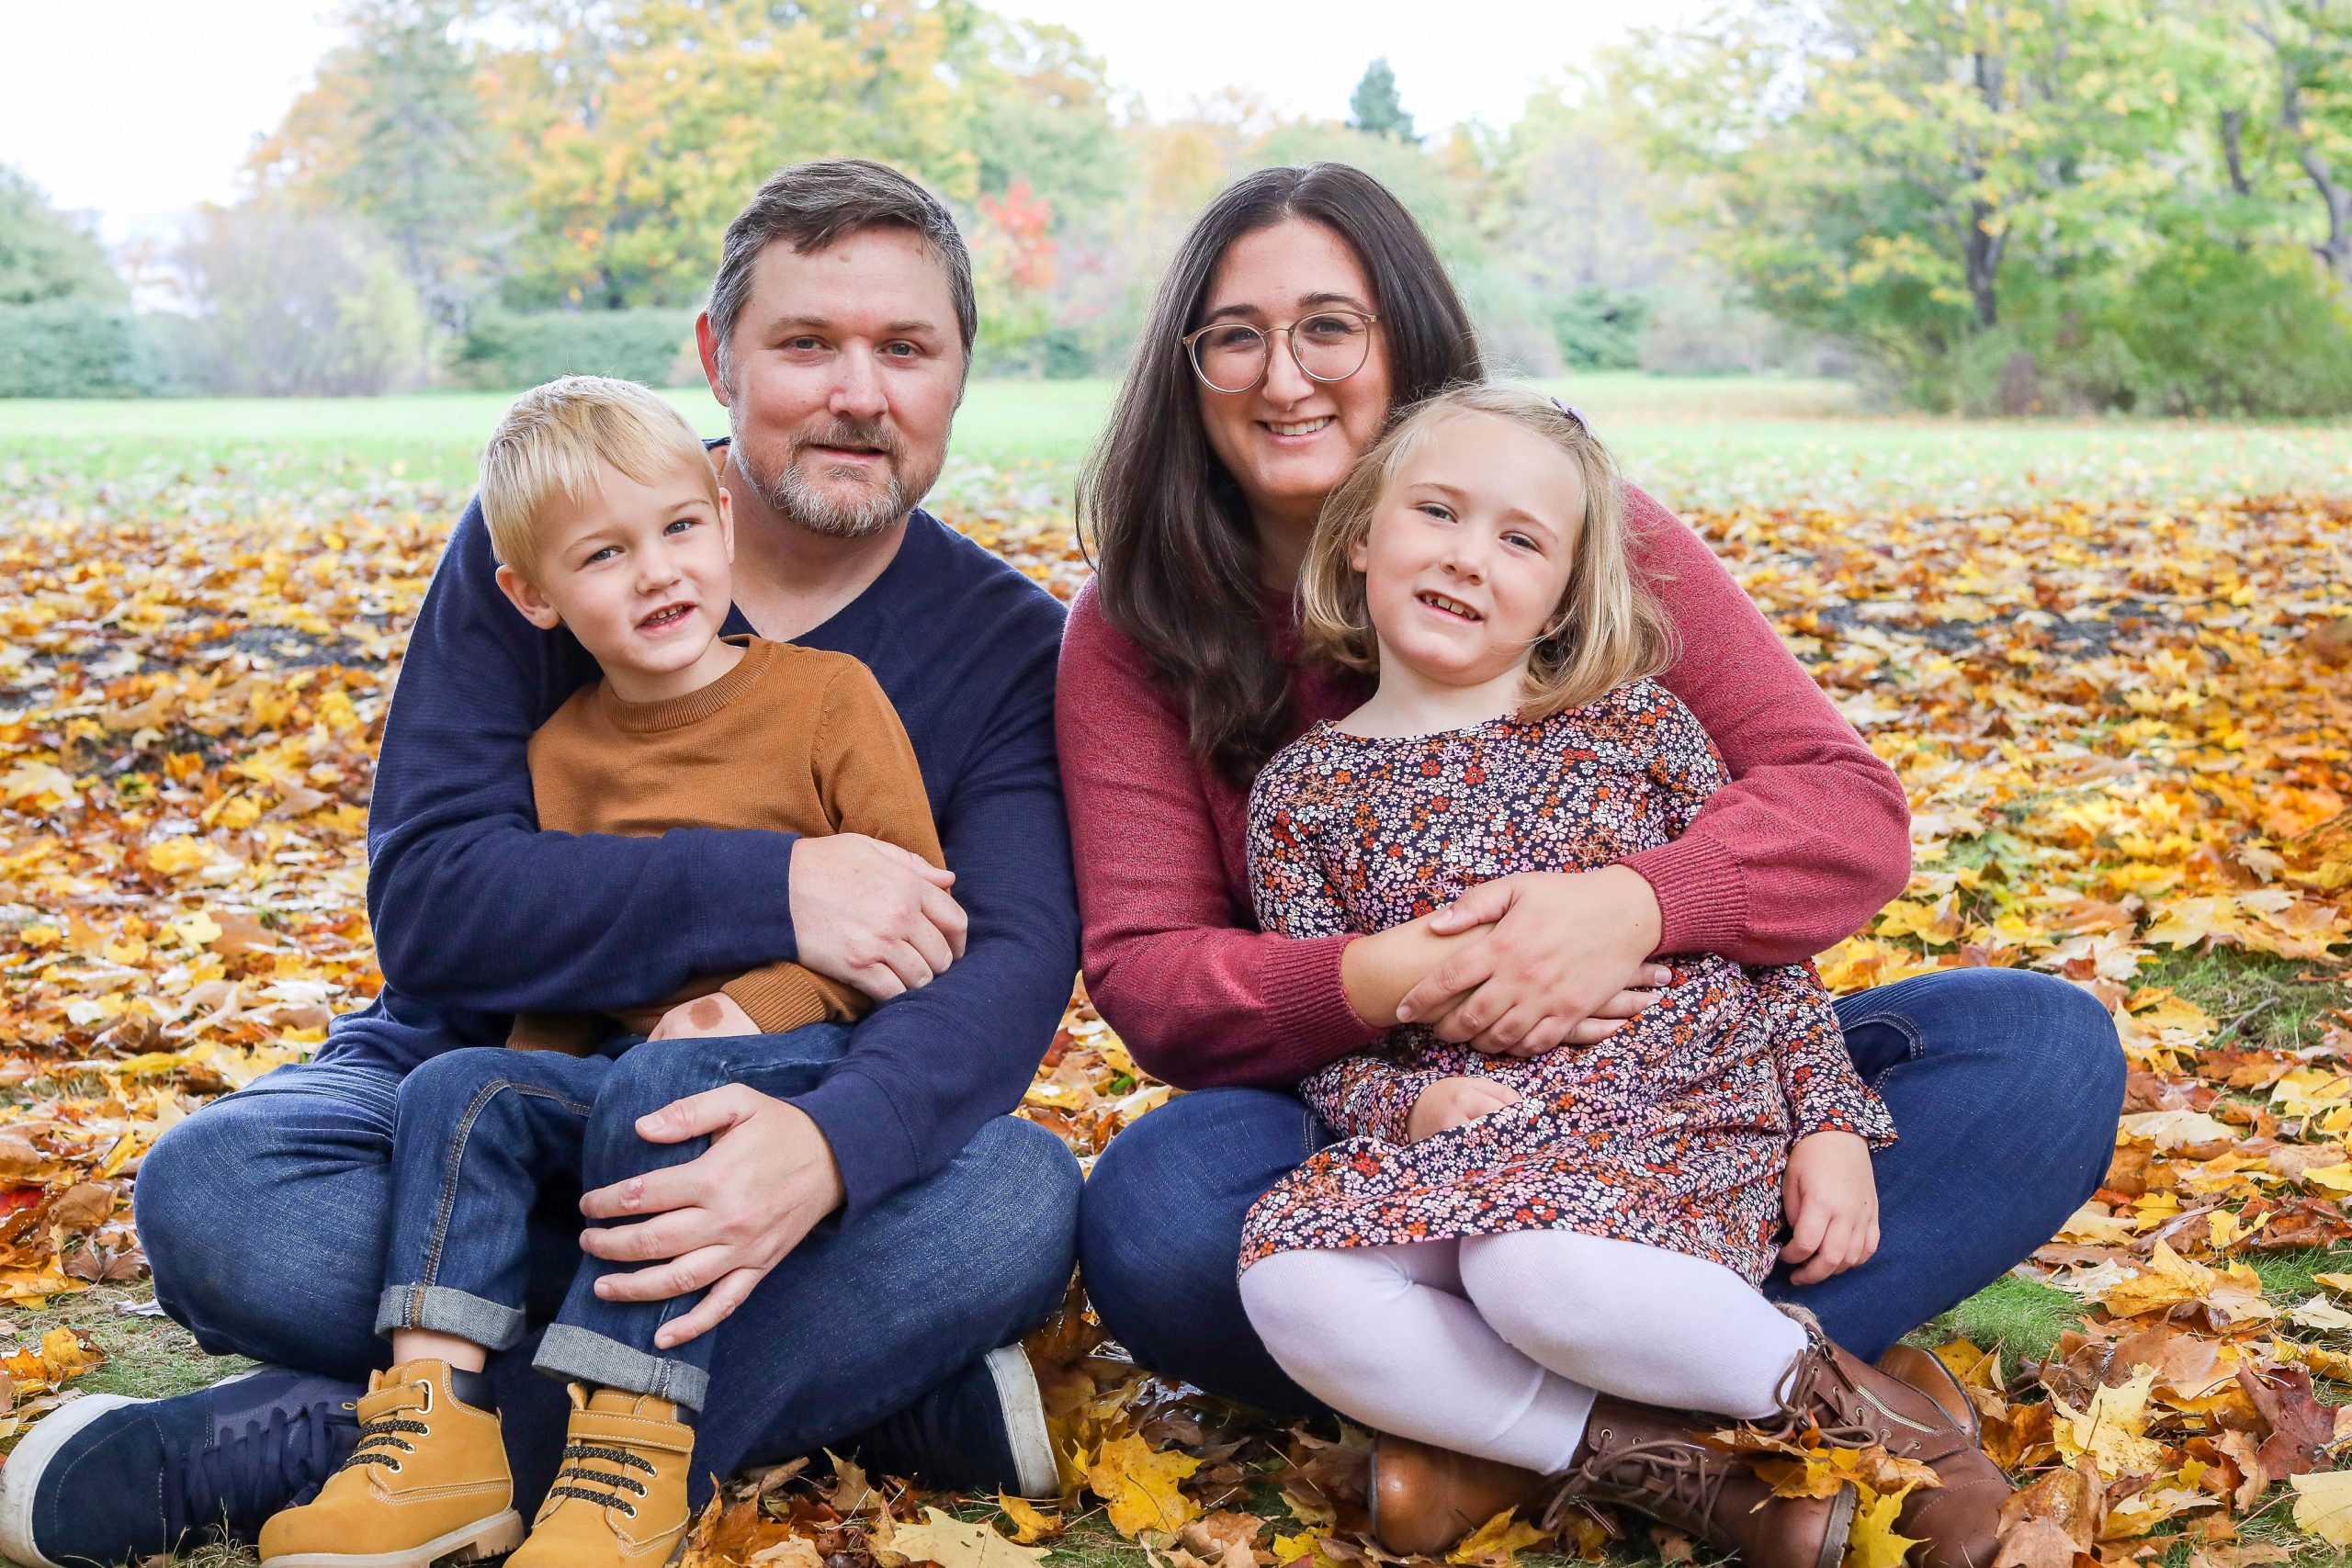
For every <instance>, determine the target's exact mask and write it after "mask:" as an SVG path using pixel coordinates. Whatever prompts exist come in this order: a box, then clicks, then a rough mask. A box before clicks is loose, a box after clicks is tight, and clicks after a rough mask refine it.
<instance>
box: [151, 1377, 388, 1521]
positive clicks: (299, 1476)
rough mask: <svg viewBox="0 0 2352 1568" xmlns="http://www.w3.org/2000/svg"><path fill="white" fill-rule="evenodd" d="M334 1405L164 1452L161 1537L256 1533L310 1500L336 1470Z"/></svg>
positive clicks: (283, 1409) (296, 1410) (278, 1416)
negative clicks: (201, 1532) (208, 1531)
mask: <svg viewBox="0 0 2352 1568" xmlns="http://www.w3.org/2000/svg"><path fill="white" fill-rule="evenodd" d="M335 1409H336V1402H335V1401H334V1400H329V1399H322V1400H318V1401H315V1402H313V1403H312V1404H305V1405H292V1406H280V1407H277V1408H273V1409H271V1410H270V1411H269V1412H268V1414H267V1415H266V1416H257V1417H255V1418H254V1419H253V1420H251V1421H248V1422H246V1423H245V1424H244V1426H243V1427H242V1428H239V1429H236V1430H233V1431H231V1432H229V1433H227V1434H225V1435H224V1436H222V1437H221V1438H220V1439H219V1440H218V1441H216V1442H213V1443H211V1444H209V1445H204V1446H198V1447H196V1448H194V1449H192V1450H183V1449H181V1448H179V1447H176V1446H174V1445H166V1446H165V1448H164V1488H163V1499H164V1527H165V1531H166V1535H167V1538H168V1539H170V1540H178V1539H179V1538H180V1537H181V1536H183V1535H185V1534H186V1533H187V1532H188V1531H190V1530H195V1529H205V1528H208V1527H212V1528H220V1529H227V1530H229V1531H230V1532H231V1533H232V1534H237V1533H246V1534H249V1533H251V1532H252V1531H253V1530H255V1529H259V1528H260V1527H261V1523H262V1521H263V1520H264V1519H266V1518H267V1517H269V1516H270V1515H272V1514H274V1513H276V1512H277V1511H278V1510H279V1509H280V1508H284V1507H289V1506H294V1505H296V1504H299V1503H300V1502H302V1501H304V1500H305V1499H306V1498H307V1497H309V1496H310V1495H313V1494H315V1493H316V1492H317V1491H318V1489H319V1487H320V1486H321V1485H322V1484H323V1483H325V1481H326V1479H327V1477H328V1476H330V1475H332V1474H333V1473H334V1472H335V1471H336V1470H337V1469H338V1468H340V1465H339V1461H341V1459H342V1457H343V1451H342V1450H343V1445H344V1444H345V1442H346V1441H348V1440H349V1439H350V1437H351V1435H352V1433H353V1430H354V1428H353V1427H352V1425H351V1423H350V1422H349V1421H348V1420H343V1421H338V1420H336V1419H335Z"/></svg>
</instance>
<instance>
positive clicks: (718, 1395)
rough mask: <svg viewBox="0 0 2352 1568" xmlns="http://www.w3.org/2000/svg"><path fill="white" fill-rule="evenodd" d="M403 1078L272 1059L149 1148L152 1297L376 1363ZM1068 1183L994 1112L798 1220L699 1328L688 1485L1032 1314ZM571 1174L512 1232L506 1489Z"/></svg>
mask: <svg viewBox="0 0 2352 1568" xmlns="http://www.w3.org/2000/svg"><path fill="white" fill-rule="evenodd" d="M847 1038H848V1036H847V1034H846V1032H843V1031H842V1030H839V1029H835V1028H831V1027H830V1026H825V1025H817V1026H812V1027H810V1028H808V1029H803V1030H797V1031H795V1032H792V1033H790V1034H783V1035H752V1036H743V1037H740V1038H738V1039H735V1040H732V1041H729V1042H728V1044H729V1046H730V1047H731V1048H733V1049H735V1050H740V1051H741V1052H742V1053H743V1054H744V1057H745V1058H746V1059H748V1058H749V1057H751V1056H752V1055H762V1054H763V1063H762V1065H761V1066H759V1067H758V1068H757V1069H753V1068H752V1067H748V1066H743V1067H739V1068H738V1069H737V1076H736V1079H735V1081H741V1082H744V1083H748V1084H750V1085H751V1086H752V1088H754V1089H763V1090H765V1091H766V1092H769V1093H776V1094H787V1093H796V1092H798V1091H799V1090H801V1089H805V1088H806V1087H808V1086H809V1085H811V1084H813V1083H815V1082H816V1081H817V1079H818V1078H819V1077H821V1076H822V1074H823V1073H824V1071H825V1070H826V1069H827V1068H828V1067H829V1066H831V1064H832V1063H833V1062H834V1061H835V1060H837V1059H838V1058H839V1057H840V1055H841V1054H842V1051H843V1050H844V1049H845V1047H846V1043H847ZM679 1044H693V1042H678V1041H663V1042H661V1043H659V1044H657V1045H655V1046H652V1047H650V1048H644V1049H639V1050H634V1051H630V1052H629V1053H628V1054H627V1055H623V1056H622V1057H621V1058H620V1059H619V1060H618V1061H617V1062H616V1063H613V1064H612V1065H611V1069H610V1076H609V1077H608V1078H607V1080H606V1082H605V1085H604V1086H603V1088H602V1090H601V1092H600V1095H599V1103H600V1104H602V1103H604V1102H605V1101H609V1102H610V1104H611V1107H612V1110H613V1111H614V1113H615V1114H616V1116H617V1115H619V1114H620V1113H621V1112H622V1109H623V1107H624V1105H632V1104H634V1105H642V1106H643V1108H644V1109H646V1110H651V1109H654V1108H655V1107H656V1106H658V1105H660V1104H663V1103H667V1101H668V1100H670V1099H675V1098H677V1096H676V1094H675V1093H674V1092H673V1090H674V1089H676V1087H677V1084H676V1082H675V1081H674V1080H673V1079H671V1078H670V1077H668V1074H669V1073H670V1072H671V1071H672V1070H673V1069H675V1070H683V1071H685V1072H687V1073H688V1074H690V1075H691V1074H694V1073H695V1071H696V1069H695V1066H694V1063H693V1060H692V1056H693V1054H692V1053H686V1054H678V1053H673V1054H672V1055H671V1056H670V1057H669V1058H668V1059H666V1060H665V1058H664V1055H663V1053H664V1051H665V1049H667V1048H668V1047H671V1046H674V1045H679ZM514 1055H517V1056H528V1055H532V1054H531V1053H520V1052H518V1053H514ZM705 1070H707V1065H706V1068H705ZM763 1074H764V1075H766V1076H765V1077H763V1076H762V1075H763ZM694 1081H699V1079H695V1080H694ZM705 1087H707V1085H705ZM400 1110H401V1075H400V1074H399V1073H397V1072H394V1071H392V1070H390V1069H389V1068H382V1067H375V1066H359V1065H356V1064H343V1063H332V1062H331V1063H323V1064H321V1063H306V1064H301V1065H299V1066H289V1067H281V1068H279V1069H278V1070H277V1072H274V1073H272V1074H270V1075H269V1076H268V1077H265V1078H263V1079H262V1080H261V1081H260V1082H258V1083H256V1084H254V1086H253V1087H252V1088H251V1089H245V1090H243V1092H241V1093H237V1094H233V1095H230V1096H228V1097H226V1098H224V1099H222V1100H217V1101H215V1102H214V1103H212V1104H210V1105H208V1106H206V1107H205V1108H204V1109H203V1110H201V1111H198V1112H197V1113H196V1114H195V1115H193V1116H191V1117H189V1118H188V1119H187V1121H185V1122H181V1123H180V1124H179V1125H178V1126H176V1127H174V1128H173V1129H172V1130H171V1131H170V1132H169V1133H168V1134H165V1135H164V1137H163V1138H162V1139H161V1140H160V1141H159V1142H158V1143H157V1144H156V1145H155V1146H154V1148H153V1149H152V1150H150V1151H149V1152H148V1154H147V1157H146V1159H145V1161H144V1163H143V1164H142V1165H141V1168H140V1181H139V1187H138V1191H137V1207H138V1218H139V1228H140V1236H141V1242H142V1243H143V1244H144V1246H145V1247H146V1250H147V1255H148V1258H149V1260H150V1262H151V1263H152V1265H153V1269H154V1275H155V1295H156V1299H157V1300H158V1301H159V1302H160V1303H163V1306H164V1310H165V1311H166V1312H168V1313H170V1314H171V1315H172V1316H173V1317H174V1318H175V1319H177V1320H178V1321H179V1322H180V1323H182V1324H184V1325H187V1328H188V1329H189V1330H190V1331H191V1332H192V1333H194V1334H195V1336H196V1338H197V1342H198V1344H199V1345H201V1346H203V1347H204V1348H205V1349H207V1350H209V1351H211V1352H213V1353H214V1354H216V1355H220V1354H233V1355H241V1356H251V1357H253V1358H254V1359H259V1360H265V1361H272V1362H276V1363H277V1364H279V1365H281V1366H290V1367H299V1368H301V1369H303V1370H305V1371H313V1372H319V1373H322V1374H325V1375H328V1376H332V1377H338V1378H343V1379H346V1380H349V1381H350V1382H353V1383H355V1384H356V1383H360V1382H364V1380H365V1379H366V1377H367V1375H368V1372H369V1371H371V1370H374V1369H376V1368H379V1367H381V1366H383V1365H384V1364H385V1363H386V1360H387V1359H388V1357H387V1346H386V1344H385V1341H384V1340H383V1339H382V1338H381V1337H379V1336H378V1334H377V1333H376V1328H375V1325H376V1319H377V1310H378V1307H379V1303H380V1301H381V1299H382V1296H383V1292H384V1286H385V1284H386V1282H387V1280H388V1278H389V1276H388V1275H387V1272H386V1268H385V1263H386V1259H387V1258H389V1257H390V1248H391V1246H392V1238H393V1232H394V1213H393V1201H392V1189H393V1179H392V1163H391V1161H392V1146H393V1139H394V1129H395V1127H396V1124H397V1122H398V1117H399V1113H400ZM679 1147H680V1148H682V1149H686V1148H690V1147H691V1145H679ZM658 1157H660V1158H663V1159H666V1158H668V1157H670V1156H669V1155H668V1154H667V1153H666V1152H665V1153H663V1154H662V1155H661V1156H658ZM1079 1185H1080V1179H1079V1170H1078V1165H1077V1162H1076V1161H1075V1160H1073V1159H1072V1158H1071V1157H1070V1155H1069V1151H1068V1150H1067V1149H1065V1148H1063V1146H1062V1145H1061V1143H1060V1142H1059V1140H1057V1139H1056V1138H1055V1137H1054V1136H1053V1134H1049V1133H1047V1132H1046V1131H1045V1129H1043V1128H1041V1127H1038V1126H1035V1125H1034V1124H1032V1123H1030V1122H1023V1121H1019V1120H1016V1119H1013V1118H1011V1117H1006V1118H1002V1119H1001V1120H998V1121H996V1122H990V1123H989V1125H987V1126H986V1127H984V1128H982V1129H981V1131H980V1132H979V1133H978V1134H977V1135H976V1136H975V1137H974V1138H973V1139H972V1141H971V1143H970V1144H968V1145H966V1146H965V1148H964V1151H963V1152H962V1153H961V1154H960V1155H958V1156H956V1159H955V1160H954V1161H953V1162H952V1163H951V1164H950V1165H949V1166H948V1167H947V1168H946V1169H944V1170H943V1171H941V1172H939V1173H938V1174H937V1175H935V1176H933V1177H931V1178H930V1179H927V1180H924V1181H922V1182H918V1183H916V1184H915V1185H913V1186H911V1187H909V1188H907V1189H906V1190H902V1191H900V1192H898V1193H896V1194H894V1195H893V1196H891V1197H890V1198H888V1199H887V1200H885V1201H883V1202H881V1203H880V1204H878V1205H876V1207H875V1208H874V1209H873V1210H872V1211H871V1212H870V1213H867V1214H866V1215H865V1216H864V1217H863V1218H862V1219H861V1220H860V1221H859V1223H858V1224H856V1225H855V1226H854V1227H853V1228H849V1229H843V1228H842V1227H841V1226H839V1225H837V1224H833V1223H831V1222H830V1221H829V1222H827V1223H825V1224H820V1225H819V1226H818V1227H817V1228H816V1229H815V1230H814V1231H812V1232H810V1233H809V1236H808V1237H807V1239H805V1240H804V1241H802V1242H801V1244H800V1245H799V1246H798V1247H796V1248H794V1250H793V1251H792V1252H791V1253H790V1254H789V1255H787V1256H786V1258H784V1260H783V1261H782V1262H780V1263H778V1264H777V1265H776V1267H775V1269H773V1270H772V1271H770V1273H769V1274H768V1276H767V1278H766V1279H764V1280H762V1281H761V1282H760V1284H759V1287H758V1288H757V1289H756V1290H754V1291H753V1292H752V1294H751V1296H750V1297H749V1299H747V1300H746V1301H745V1302H744V1303H743V1304H742V1305H741V1306H740V1307H738V1308H737V1309H736V1310H735V1313H734V1314H733V1315H732V1316H730V1317H729V1318H728V1319H727V1321H726V1322H724V1323H722V1324H720V1325H718V1327H717V1328H716V1329H713V1330H712V1331H711V1332H710V1334H709V1335H708V1336H707V1338H708V1339H709V1341H710V1343H709V1346H708V1348H707V1351H706V1352H704V1353H705V1354H707V1356H708V1365H709V1368H710V1373H711V1383H710V1393H709V1398H708V1401H707V1404H705V1406H704V1408H703V1412H702V1416H701V1417H700V1419H699V1420H698V1422H697V1423H696V1426H695V1465H694V1472H693V1478H694V1485H695V1498H696V1500H697V1501H700V1500H701V1499H702V1498H703V1497H705V1496H707V1494H708V1486H709V1478H710V1476H711V1475H712V1474H714V1473H717V1474H719V1475H726V1474H730V1473H732V1472H735V1471H737V1470H740V1469H741V1468H743V1467H744V1466H745V1465H748V1464H757V1463H764V1462H769V1461H776V1460H782V1459H786V1458H789V1457H791V1456H793V1455H797V1454H803V1453H808V1452H809V1451H811V1450H815V1449H817V1448H819V1447H820V1446H823V1445H826V1444H834V1445H838V1444H839V1443H841V1442H842V1440H843V1439H844V1438H849V1437H851V1436H852V1435H854V1434H855V1433H857V1432H860V1431H862V1430H864V1429H865V1428H866V1427H870V1426H872V1425H873V1424H874V1423H875V1422H876V1421H878V1420H880V1419H881V1418H883V1417H884V1416H889V1415H892V1414H894V1413H896V1412H897V1411H899V1410H901V1409H903V1408H905V1407H906V1406H907V1405H909V1404H912V1403H913V1402H914V1401H915V1400H916V1399H918V1398H920V1397H922V1395H923V1394H924V1393H927V1392H928V1391H929V1390H930V1389H932V1388H933V1386H935V1385H936V1384H938V1383H941V1382H944V1381H945V1380H946V1379H948V1378H949V1377H950V1376H952V1375H954V1374H955V1373H956V1372H957V1371H960V1370H961V1369H963V1368H964V1367H967V1366H968V1365H969V1364H971V1363H972V1362H973V1361H976V1360H978V1359H979V1358H981V1357H982V1356H985V1355H987V1354H988V1353H989V1351H990V1350H992V1349H994V1348H997V1347H998V1346H1001V1345H1006V1344H1010V1343H1011V1342H1012V1341H1013V1340H1015V1339H1017V1338H1019V1337H1021V1336H1022V1335H1023V1333H1026V1332H1027V1331H1028V1330H1029V1329H1031V1328H1033V1327H1035V1325H1037V1324H1038V1323H1040V1322H1042V1321H1044V1319H1045V1318H1046V1316H1047V1315H1048V1314H1050V1313H1051V1312H1052V1311H1053V1310H1054V1308H1055V1307H1056V1306H1057V1304H1059V1303H1060V1300H1061V1296H1062V1292H1063V1291H1064V1290H1065V1289H1066V1288H1067V1286H1068V1285H1069V1270H1070V1266H1071V1263H1072V1231H1073V1225H1074V1223H1075V1215H1076V1209H1077V1205H1078V1196H1079ZM579 1197H580V1189H579V1186H578V1183H577V1182H576V1181H567V1180H564V1179H560V1177H558V1178H556V1179H549V1180H548V1181H546V1182H545V1183H543V1184H542V1186H541V1188H540V1194H539V1201H538V1202H537V1206H536V1208H535V1209H534V1211H533V1212H532V1214H531V1217H530V1221H529V1224H528V1226H527V1229H526V1251H527V1253H528V1257H529V1262H528V1265H527V1267H526V1269H525V1273H524V1278H523V1289H522V1301H523V1312H524V1316H525V1319H526V1324H527V1325H528V1328H527V1331H526V1333H525V1334H524V1335H523V1337H521V1338H520V1339H519V1340H518V1341H517V1342H516V1343H515V1346H514V1348H511V1349H509V1350H506V1351H503V1352H502V1353H500V1354H496V1355H493V1356H492V1358H491V1359H490V1371H491V1375H492V1379H493V1382H494V1386H495V1387H496V1390H497V1393H498V1399H499V1405H500V1410H501V1413H502V1415H503V1419H504V1425H505V1431H506V1445H507V1452H508V1457H509V1460H510V1461H512V1463H513V1465H514V1467H515V1495H516V1497H517V1499H518V1503H517V1506H522V1507H527V1506H531V1505H532V1504H533V1503H534V1502H535V1500H536V1499H537V1497H538V1496H539V1495H541V1494H542V1493H543V1492H544V1491H545V1490H546V1488H547V1486H548V1482H549V1480H550V1479H551V1478H552V1476H553V1474H554V1472H555V1467H556V1462H557V1459H558V1456H559V1455H560V1451H561V1450H562V1447H563V1430H564V1424H565V1418H566V1404H567V1402H566V1400H565V1398H564V1394H563V1388H562V1385H561V1384H560V1382H556V1381H555V1380H553V1379H549V1378H545V1377H540V1376H537V1375H535V1374H534V1373H533V1372H532V1371H531V1361H532V1359H533V1357H534V1356H535V1355H536V1354H537V1351H538V1348H539V1341H540V1334H541V1329H542V1327H543V1325H547V1324H548V1323H549V1322H551V1321H553V1320H555V1319H556V1318H557V1316H558V1315H559V1314H560V1311H561V1308H562V1303H563V1302H564V1298H565V1296H566V1295H567V1293H568V1292H570V1290H571V1286H572V1284H573V1282H574V1279H575V1276H576V1275H577V1274H578V1272H579V1266H580V1263H581V1261H582V1258H583V1257H585V1254H583V1253H582V1250H581V1248H580V1245H579V1236H580V1231H581V1226H582V1221H581V1217H580V1211H579ZM599 1321H604V1322H607V1323H610V1322H614V1321H616V1320H599Z"/></svg>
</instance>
